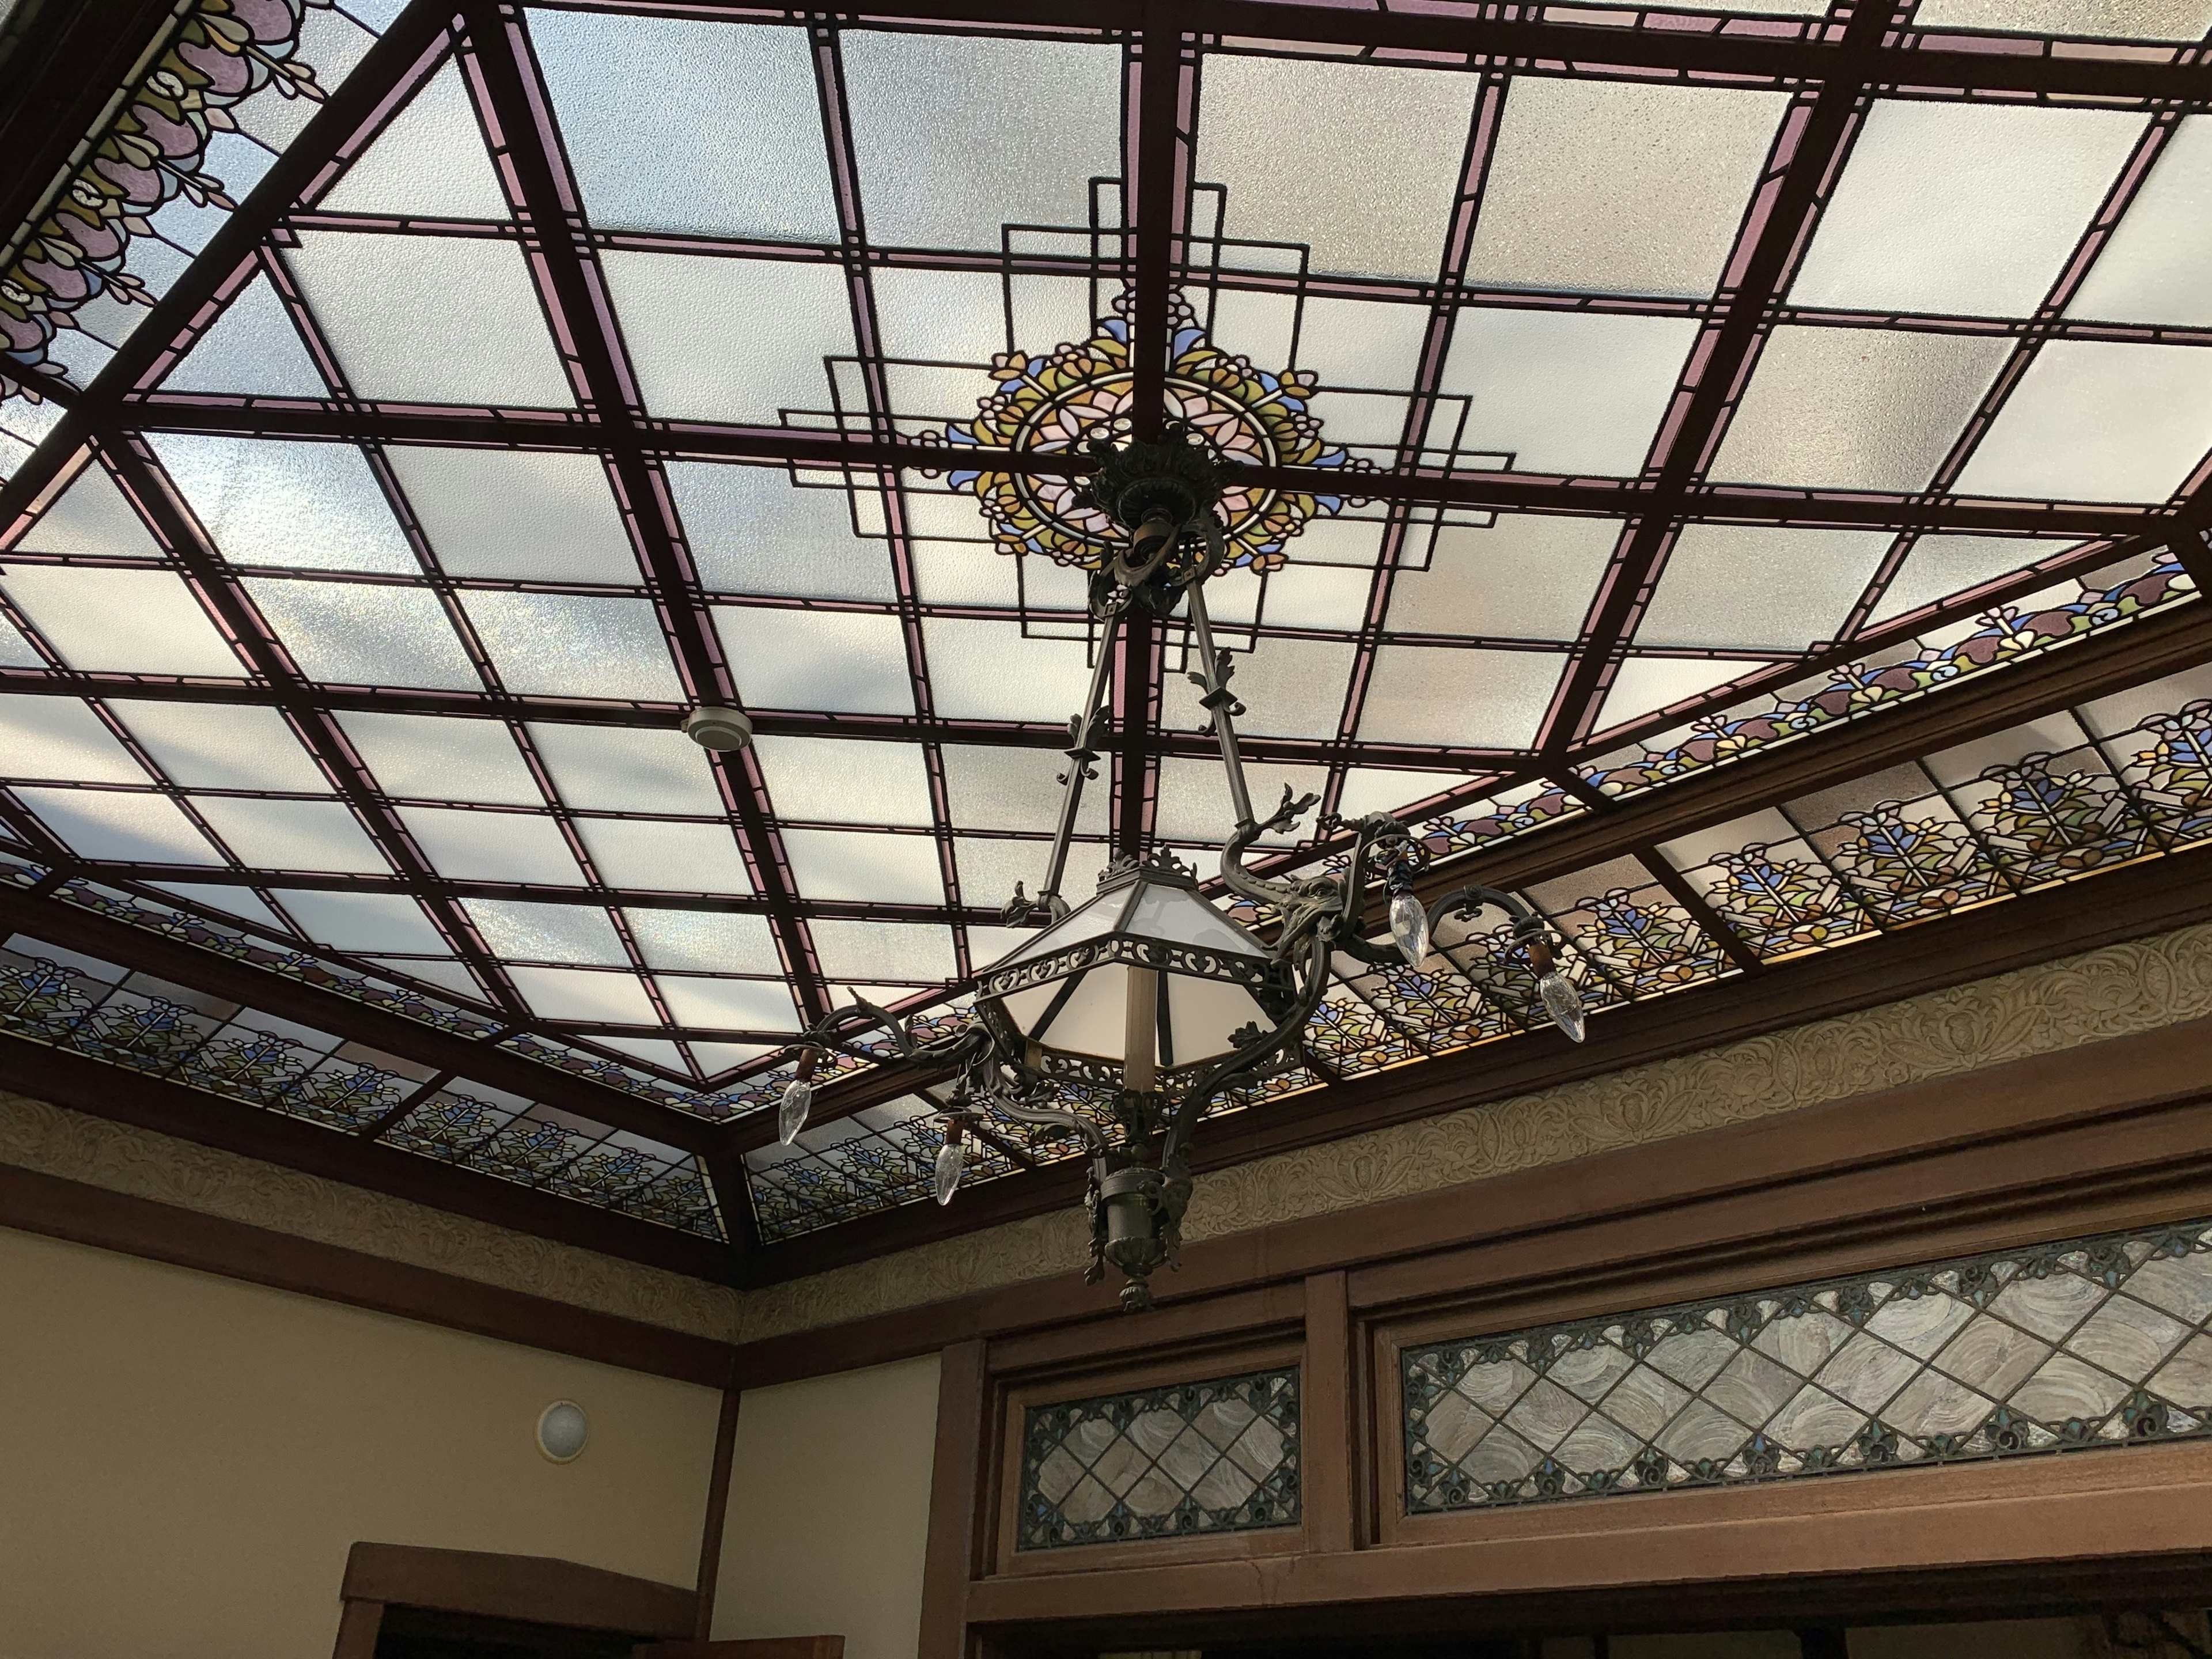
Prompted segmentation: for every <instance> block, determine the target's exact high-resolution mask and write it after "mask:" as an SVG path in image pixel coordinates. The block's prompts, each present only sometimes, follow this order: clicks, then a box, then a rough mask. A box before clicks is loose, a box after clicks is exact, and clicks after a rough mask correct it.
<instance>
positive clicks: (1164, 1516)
mask: <svg viewBox="0 0 2212 1659" xmlns="http://www.w3.org/2000/svg"><path fill="white" fill-rule="evenodd" d="M1297 1522H1298V1373H1297V1368H1296V1367H1295V1366H1285V1368H1283V1369H1282V1370H1272V1371H1252V1372H1249V1373H1247V1374H1245V1375H1244V1376H1224V1377H1217V1378H1215V1379H1213V1380H1212V1381H1210V1382H1205V1383H1174V1384H1171V1385H1170V1386H1169V1387H1167V1388H1164V1389H1144V1390H1143V1391H1141V1392H1139V1393H1135V1394H1116V1395H1101V1396H1100V1397H1098V1398H1097V1399H1094V1400H1070V1401H1060V1402H1059V1403H1057V1404H1054V1405H1050V1406H1032V1407H1030V1409H1029V1413H1028V1416H1027V1418H1026V1419H1024V1425H1023V1430H1022V1499H1021V1521H1020V1525H1019V1531H1018V1536H1017V1540H1016V1542H1015V1546H1014V1547H1015V1548H1017V1549H1024V1550H1041V1549H1058V1548H1060V1547H1063V1546H1066V1545H1071V1544H1121V1543H1127V1542H1131V1541H1135V1540H1138V1539H1145V1538H1188V1537H1193V1536H1196V1535H1198V1534H1204V1533H1215V1532H1249V1531H1253V1530H1255V1529H1257V1528H1261V1527H1294V1526H1296V1525H1297Z"/></svg>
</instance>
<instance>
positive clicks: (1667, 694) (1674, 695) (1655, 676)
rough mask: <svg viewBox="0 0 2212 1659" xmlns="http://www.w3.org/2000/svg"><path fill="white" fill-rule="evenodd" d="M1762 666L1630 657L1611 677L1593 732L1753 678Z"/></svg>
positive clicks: (1676, 658)
mask: <svg viewBox="0 0 2212 1659" xmlns="http://www.w3.org/2000/svg"><path fill="white" fill-rule="evenodd" d="M1765 666H1766V665H1765V663H1757V662H1743V661H1741V660H1739V661H1735V662H1714V661H1712V660H1711V659H1708V658H1705V657H1631V658H1629V659H1628V660H1627V661H1626V662H1624V663H1623V664H1621V665H1620V672H1619V673H1618V674H1616V675H1614V676H1613V686H1612V689H1611V690H1609V691H1607V693H1606V699H1605V703H1604V706H1603V707H1602V708H1601V709H1600V710H1599V712H1598V719H1597V729H1598V730H1599V731H1604V730H1606V729H1607V728H1608V727H1610V726H1622V725H1626V723H1627V722H1628V721H1630V720H1637V719H1638V718H1640V717H1642V716H1643V715H1645V714H1652V713H1654V712H1655V711H1656V710H1658V709H1662V708H1671V707H1672V706H1673V705H1674V704H1675V703H1678V702H1682V701H1684V700H1685V699H1686V698H1690V697H1697V696H1704V695H1705V693H1706V692H1708V691H1711V690H1715V689H1716V688H1717V687H1720V686H1723V685H1726V684H1729V681H1731V680H1738V679H1741V678H1743V677H1744V676H1745V675H1746V674H1755V673H1757V672H1759V671H1760V670H1761V669H1763V668H1765Z"/></svg>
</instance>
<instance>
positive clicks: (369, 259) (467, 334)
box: [285, 231, 576, 409]
mask: <svg viewBox="0 0 2212 1659" xmlns="http://www.w3.org/2000/svg"><path fill="white" fill-rule="evenodd" d="M285 258H286V260H287V262H288V263H289V264H290V265H291V267H292V272H293V275H294V276H296V277H297V278H298V279H299V283H300V286H301V290H302V292H303V293H304V294H305V295H306V296H307V307H308V309H309V310H310V311H312V312H313V313H314V314H315V319H316V320H317V321H318V322H319V323H320V324H321V325H322V329H323V333H324V334H325V337H328V339H329V340H330V343H331V349H333V350H335V351H336V352H337V358H338V362H339V365H340V366H341V367H342V368H343V369H344V370H345V373H346V378H347V379H348V380H349V381H351V382H352V385H353V389H354V391H355V392H356V393H358V394H359V395H360V396H362V397H364V398H386V399H392V400H396V401H398V402H403V403H428V404H490V405H493V406H495V407H507V408H537V409H570V408H574V406H575V401H576V400H575V397H574V394H573V393H572V392H570V391H569V389H568V376H567V374H565V373H564V372H563V371H562V367H561V360H560V358H559V357H558V356H556V355H555V352H554V349H553V337H552V336H551V335H550V334H549V333H547V332H546V330H545V319H544V312H543V311H542V309H541V308H540V307H539V306H538V293H537V290H536V289H534V288H532V286H531V282H530V268H529V266H528V265H527V264H525V263H524V260H523V257H522V250H521V249H520V247H518V246H515V245H514V244H513V243H512V242H505V241H493V240H477V239H476V238H473V237H465V236H461V237H457V236H368V235H354V234H348V233H344V232H338V231H302V232H301V234H300V246H298V247H297V248H295V249H292V250H290V251H289V252H288V253H287V254H286V255H285Z"/></svg>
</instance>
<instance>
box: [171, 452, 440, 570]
mask: <svg viewBox="0 0 2212 1659" xmlns="http://www.w3.org/2000/svg"><path fill="white" fill-rule="evenodd" d="M153 445H154V453H155V454H157V455H158V456H160V457H161V465H163V466H165V467H167V469H168V472H169V476H170V477H172V478H174V479H175V480H176V482H177V488H178V489H181V490H182V491H184V495H185V501H186V502H187V503H189V504H190V506H191V509H192V512H193V513H194V514H195V515H197V518H198V519H199V521H200V523H201V524H202V525H203V526H205V527H206V529H207V532H208V534H209V535H210V537H212V538H214V540H215V544H216V549H217V550H218V551H220V552H221V553H222V556H224V557H225V558H227V559H228V560H229V561H230V562H232V563H233V564H245V565H257V564H261V565H281V566H286V567H289V568H292V569H295V570H375V571H381V572H383V573H385V574H388V575H404V576H412V575H416V574H420V573H421V571H422V566H421V565H420V564H419V563H418V562H416V558H415V552H414V550H413V549H412V548H410V547H409V546H408V545H407V538H406V537H405V536H404V535H403V534H402V533H401V532H400V529H399V521H398V520H397V519H395V518H393V517H392V505H391V503H390V502H389V501H386V500H385V498H384V491H383V490H382V489H380V487H379V486H378V484H377V482H376V475H375V474H374V473H373V472H371V471H369V470H368V460H367V459H364V458H363V456H362V453H361V451H359V450H358V449H356V448H355V447H353V446H352V445H351V444H301V443H274V442H270V441H267V440H265V439H260V438H210V437H198V436H194V435H189V434H185V433H163V434H161V435H158V436H156V437H155V438H154V439H153Z"/></svg>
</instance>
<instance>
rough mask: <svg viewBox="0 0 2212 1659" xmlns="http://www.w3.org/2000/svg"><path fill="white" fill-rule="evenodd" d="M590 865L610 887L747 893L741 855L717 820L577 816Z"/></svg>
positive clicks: (747, 880) (749, 881) (747, 878)
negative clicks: (659, 820)
mask: <svg viewBox="0 0 2212 1659" xmlns="http://www.w3.org/2000/svg"><path fill="white" fill-rule="evenodd" d="M576 829H577V833H578V834H580V836H583V838H584V850H585V851H586V853H588V854H591V859H592V868H593V869H595V870H597V871H598V872H599V879H600V880H601V881H604V882H605V883H606V884H607V885H608V886H610V887H623V888H635V889H636V890H639V891H641V892H659V893H750V892H751V891H752V890H753V884H752V878H751V877H750V876H749V875H747V874H746V873H745V860H744V854H741V853H740V852H738V844H737V842H735V841H733V840H732V838H731V836H730V831H729V828H728V826H727V825H726V824H720V823H643V822H634V821H631V820H629V819H622V818H579V819H578V820H577V821H576Z"/></svg>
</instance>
